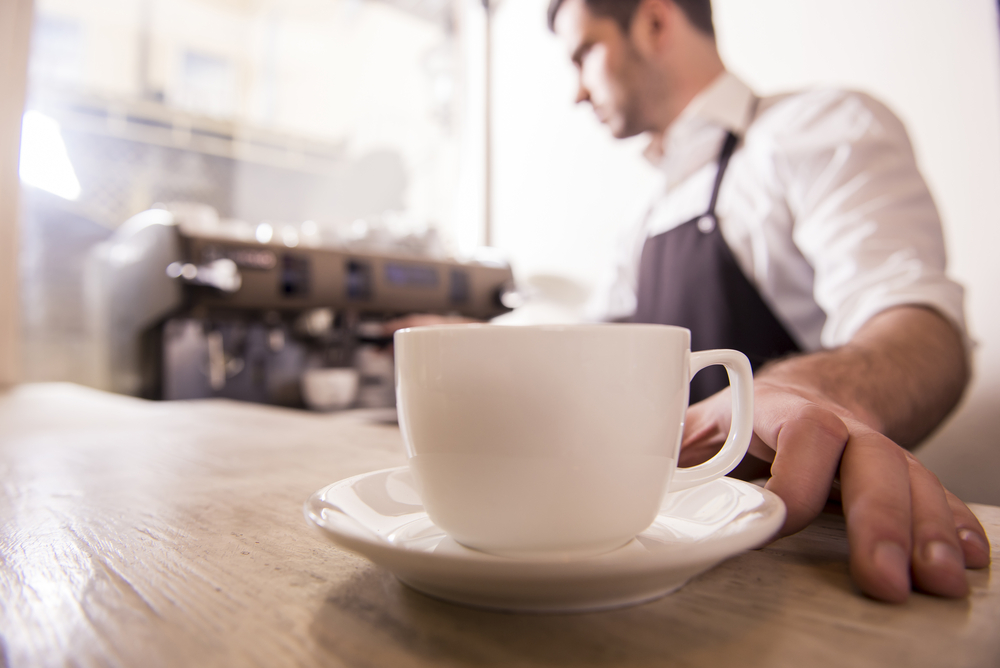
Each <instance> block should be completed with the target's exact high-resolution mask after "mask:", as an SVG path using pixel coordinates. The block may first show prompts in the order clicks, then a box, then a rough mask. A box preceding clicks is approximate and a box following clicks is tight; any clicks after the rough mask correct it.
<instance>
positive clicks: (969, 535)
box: [958, 529, 990, 553]
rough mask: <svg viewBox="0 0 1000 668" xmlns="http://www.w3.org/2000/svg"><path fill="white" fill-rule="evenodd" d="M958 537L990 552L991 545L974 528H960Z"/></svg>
mask: <svg viewBox="0 0 1000 668" xmlns="http://www.w3.org/2000/svg"><path fill="white" fill-rule="evenodd" d="M958 539H959V540H962V541H965V542H966V543H970V544H972V545H975V546H976V547H977V548H978V549H980V550H982V551H983V552H987V553H988V552H989V551H990V546H989V545H988V544H987V543H986V541H985V540H983V537H982V536H980V535H979V534H978V533H976V532H975V531H973V530H972V529H960V530H959V532H958Z"/></svg>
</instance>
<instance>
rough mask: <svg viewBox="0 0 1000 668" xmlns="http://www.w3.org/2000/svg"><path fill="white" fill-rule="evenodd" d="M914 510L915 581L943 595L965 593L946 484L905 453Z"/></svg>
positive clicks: (963, 566)
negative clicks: (945, 490)
mask: <svg viewBox="0 0 1000 668" xmlns="http://www.w3.org/2000/svg"><path fill="white" fill-rule="evenodd" d="M906 458H907V462H908V464H909V474H910V499H911V508H912V513H913V562H912V568H913V584H914V585H915V586H917V587H918V588H920V589H922V590H923V591H925V592H927V593H930V594H938V595H940V596H953V597H957V596H965V595H966V594H968V593H969V584H968V582H966V580H965V555H964V554H963V552H962V548H961V546H960V545H959V540H958V534H957V532H956V530H955V516H954V515H953V514H952V510H951V508H950V507H949V505H948V499H947V498H946V497H945V493H944V487H942V486H941V482H940V481H939V480H938V479H937V476H935V475H934V474H933V473H931V472H930V471H928V470H927V469H925V468H924V467H923V465H922V464H921V463H920V462H918V461H917V459H916V457H914V456H913V455H909V454H907V455H906Z"/></svg>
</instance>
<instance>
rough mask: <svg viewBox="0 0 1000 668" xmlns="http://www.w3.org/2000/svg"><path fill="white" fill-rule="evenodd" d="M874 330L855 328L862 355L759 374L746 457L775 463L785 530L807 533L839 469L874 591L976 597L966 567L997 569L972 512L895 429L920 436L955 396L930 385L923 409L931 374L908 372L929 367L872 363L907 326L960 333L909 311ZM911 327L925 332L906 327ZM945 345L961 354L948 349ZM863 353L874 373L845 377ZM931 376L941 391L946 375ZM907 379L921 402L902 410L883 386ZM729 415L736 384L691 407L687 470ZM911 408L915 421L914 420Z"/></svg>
mask: <svg viewBox="0 0 1000 668" xmlns="http://www.w3.org/2000/svg"><path fill="white" fill-rule="evenodd" d="M876 320H878V322H876ZM873 325H874V329H871V328H869V329H867V331H866V332H863V333H862V334H859V337H860V341H861V344H860V345H861V347H862V348H864V349H865V350H863V351H861V352H860V353H859V351H858V350H857V349H855V348H852V347H845V350H844V351H841V352H838V351H829V352H824V353H819V354H817V355H803V356H801V357H798V358H791V359H789V360H785V361H783V362H780V363H778V364H776V365H774V366H773V367H769V368H766V369H764V370H763V371H762V372H761V373H760V374H759V375H758V378H757V380H756V381H755V384H754V437H753V440H752V442H751V444H750V450H749V452H750V454H751V455H753V456H754V457H756V458H758V459H760V460H763V461H764V462H770V476H771V477H770V480H769V481H768V482H767V484H766V487H767V489H769V490H771V491H773V492H774V493H776V494H777V495H778V496H780V497H781V498H782V500H784V502H785V505H786V506H787V508H788V517H787V519H786V521H785V525H784V527H783V529H782V535H787V534H790V533H794V532H796V531H799V530H800V529H802V528H804V527H805V526H806V525H807V524H809V522H811V521H812V520H813V519H814V518H815V517H816V516H817V515H818V514H819V513H820V511H822V509H823V507H824V505H825V504H826V502H827V500H828V498H829V496H830V493H831V491H832V490H834V488H835V486H836V481H837V480H838V476H839V486H840V492H841V499H842V502H843V508H844V515H845V518H846V521H847V537H848V542H849V544H850V550H851V573H852V575H853V577H854V580H855V582H856V583H857V584H858V586H859V587H860V588H861V589H862V591H864V592H865V593H866V594H868V595H870V596H872V597H874V598H877V599H881V600H885V601H893V602H902V601H905V600H906V598H907V596H908V595H909V592H910V588H911V585H912V586H914V587H916V588H918V589H921V590H923V591H925V592H928V593H932V594H938V595H941V596H953V597H954V596H964V595H966V594H967V593H968V584H967V583H966V579H965V573H964V569H965V568H982V567H985V566H987V565H988V564H989V561H990V548H989V543H988V541H987V539H986V534H985V532H984V531H983V528H982V526H981V525H980V524H979V521H978V520H977V519H976V517H975V515H973V513H972V511H971V510H969V509H968V507H966V505H965V504H964V503H962V502H961V501H960V500H959V499H958V498H957V497H955V496H954V495H953V494H951V493H950V492H948V491H947V490H946V489H945V488H944V487H943V486H942V485H941V483H940V482H939V481H938V479H937V478H936V477H935V476H934V474H933V473H931V472H930V471H928V470H927V469H926V468H924V467H923V465H921V464H920V462H918V461H917V459H916V458H915V457H914V456H913V455H911V454H910V453H909V452H907V451H906V450H904V449H903V448H901V447H900V446H899V445H897V444H896V443H895V442H893V441H892V440H891V439H890V438H889V436H888V435H887V434H893V435H897V434H898V435H902V436H903V437H906V438H911V437H915V438H916V439H917V440H919V438H920V437H922V436H923V435H924V434H925V433H926V430H927V429H929V428H933V426H934V425H935V424H936V423H937V421H939V420H940V418H941V416H943V413H946V412H947V411H948V410H949V409H950V408H951V406H952V405H954V401H957V396H956V397H949V398H948V399H946V403H948V405H946V406H944V407H943V408H942V407H941V399H942V398H941V397H935V396H933V395H934V392H933V391H930V390H928V391H927V392H926V393H925V394H926V395H931V401H930V403H932V404H934V405H932V406H927V405H921V401H920V400H919V399H917V397H921V396H924V397H925V400H924V402H923V403H927V400H926V396H925V394H921V390H922V388H923V386H922V385H921V382H922V381H924V380H926V379H923V378H920V377H917V378H912V377H910V378H907V379H904V378H901V377H900V376H901V375H909V374H912V373H913V372H914V371H916V372H918V373H920V372H922V371H923V370H922V369H919V368H918V369H916V370H915V369H914V368H913V367H912V366H911V367H907V368H905V369H903V371H902V372H900V371H899V370H898V369H895V370H891V369H884V368H881V365H882V364H883V361H884V362H886V363H887V364H889V365H890V366H893V363H894V361H895V360H894V359H893V357H894V356H893V355H889V356H887V357H886V359H885V360H883V359H882V358H880V357H878V356H876V358H875V360H874V362H873V361H872V359H871V358H868V357H867V354H868V353H871V352H873V351H877V345H874V344H875V343H876V342H879V345H881V342H884V341H885V335H890V334H892V335H893V336H894V335H895V334H898V333H899V332H900V331H904V332H905V331H910V332H914V331H916V332H917V333H919V336H918V337H917V338H920V337H923V336H924V335H925V334H929V335H930V338H931V339H933V340H934V341H933V342H932V343H935V344H936V343H940V342H941V341H942V340H946V339H947V338H948V337H949V336H951V337H955V336H957V334H956V333H955V332H954V330H953V329H950V328H951V326H950V325H949V324H947V323H946V322H944V321H943V319H941V318H940V316H937V315H936V314H935V313H933V312H931V311H926V310H924V309H919V308H910V307H904V308H901V309H894V310H893V311H890V312H886V314H883V315H882V316H878V317H877V318H876V319H873ZM913 326H918V327H922V329H918V330H912V329H909V328H910V327H913ZM941 326H943V327H944V328H948V329H940V327H941ZM900 327H902V328H903V329H902V330H900ZM927 328H930V329H927ZM949 330H950V331H949ZM889 338H890V339H892V336H890V337H889ZM907 338H908V339H909V340H908V341H907V343H906V344H900V345H909V344H910V343H913V341H912V339H913V337H912V336H910V337H907ZM896 343H897V344H898V343H899V342H898V341H897V342H896ZM926 343H927V341H926V340H925V341H922V342H921V343H920V345H923V344H926ZM958 344H959V345H960V340H959V341H958ZM852 345H853V342H852ZM932 347H934V346H933V345H932ZM946 347H947V348H948V349H949V351H951V352H953V350H952V349H953V346H952V345H951V344H947V345H946ZM911 352H915V351H911ZM939 352H941V351H939ZM946 352H947V351H946ZM859 355H860V356H861V357H864V358H866V361H865V362H864V365H868V366H872V365H874V367H875V368H870V369H869V372H872V373H874V374H875V375H874V376H872V375H864V376H860V377H855V376H852V374H851V373H849V368H848V367H851V366H852V365H855V366H856V365H857V363H858V356H859ZM938 360H941V361H942V363H943V364H944V365H945V366H947V365H948V364H949V363H955V361H956V360H955V358H954V356H949V355H947V354H945V355H944V356H943V357H939V358H938ZM958 364H959V366H961V367H962V370H961V371H959V372H958V373H959V375H960V376H961V379H960V381H959V382H958V383H957V386H958V392H959V393H960V392H961V387H962V386H963V385H964V375H965V371H964V358H960V359H959V360H958ZM916 366H919V365H916ZM929 370H930V369H928V371H929ZM852 377H853V378H854V379H853V380H850V379H851V378H852ZM931 380H932V381H935V380H936V381H937V382H938V385H936V387H940V385H941V381H942V379H941V377H940V376H938V378H936V379H934V378H931ZM903 381H909V382H911V383H916V385H915V387H916V388H917V391H916V392H915V393H911V392H910V391H909V390H908V389H907V390H900V391H899V392H898V393H897V394H896V395H895V397H896V398H897V399H902V400H904V401H907V402H912V401H914V400H916V401H917V405H914V406H905V407H901V406H899V405H897V403H896V401H895V400H893V399H891V398H887V395H886V392H888V396H889V397H891V396H892V391H893V387H894V383H897V382H903ZM900 387H902V386H900ZM908 387H914V386H913V385H910V386H908ZM873 392H875V393H877V394H878V397H877V398H876V397H873V396H872V394H871V393H873ZM952 394H954V392H952ZM949 402H950V403H949ZM730 410H731V407H730V399H729V392H728V390H726V391H724V392H720V393H719V394H717V395H715V396H713V397H710V398H709V399H707V400H705V401H703V402H701V403H699V404H696V405H694V406H692V407H691V408H690V409H689V410H688V415H687V419H686V424H685V432H684V444H683V448H684V449H683V451H682V454H681V465H682V466H689V465H691V464H693V463H697V462H698V461H700V460H704V459H705V458H706V457H707V456H709V455H711V454H712V452H714V450H717V449H718V447H719V446H720V445H721V443H722V441H723V440H724V439H725V435H726V433H727V432H728V430H729V422H730V419H731V416H730ZM921 410H922V411H925V412H926V411H932V412H934V415H936V416H937V417H933V418H931V419H930V420H928V419H927V417H926V416H913V415H912V412H913V411H921ZM935 411H936V412H935ZM907 415H911V419H909V420H907V419H906V416H907ZM894 421H896V422H898V423H894ZM915 423H920V425H917V426H915ZM928 425H929V426H928ZM921 432H922V433H921ZM897 438H899V436H897ZM901 440H902V439H901ZM911 574H912V583H911Z"/></svg>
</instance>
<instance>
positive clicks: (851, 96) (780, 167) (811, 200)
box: [774, 91, 969, 347]
mask: <svg viewBox="0 0 1000 668" xmlns="http://www.w3.org/2000/svg"><path fill="white" fill-rule="evenodd" d="M796 111H797V113H796V115H795V116H794V117H790V118H789V119H788V124H787V125H786V126H785V131H783V132H781V133H780V134H779V135H777V136H775V137H774V141H775V142H776V144H777V146H776V149H777V150H776V151H775V155H776V156H780V157H779V159H778V163H777V164H776V165H775V167H776V171H777V176H778V178H779V179H780V180H781V181H783V182H784V185H785V188H786V199H787V204H788V207H789V209H790V211H791V213H792V218H793V220H794V227H793V232H792V236H793V241H794V243H795V245H796V246H797V247H798V249H799V250H800V252H801V253H802V255H803V256H804V257H805V258H806V260H807V261H808V262H809V264H810V265H811V266H812V268H813V271H814V283H813V293H814V299H815V301H816V303H817V305H819V307H820V308H821V309H822V310H823V311H824V313H825V314H826V322H825V324H824V326H823V329H822V334H821V342H822V345H823V346H824V347H835V346H839V345H842V344H844V343H847V342H848V341H849V340H850V339H851V338H852V337H853V336H854V335H855V333H856V332H857V331H858V330H859V329H860V328H861V327H862V326H863V325H864V324H865V323H866V322H867V321H868V320H869V319H871V318H872V317H873V316H875V315H876V314H878V313H879V312H881V311H884V310H886V309H888V308H891V307H894V306H900V305H921V306H926V307H928V308H931V309H934V310H935V311H937V312H939V313H940V314H942V315H943V316H945V317H946V318H947V319H948V320H950V321H951V322H952V323H953V324H954V325H955V326H956V328H957V329H958V330H959V331H960V332H961V333H962V335H963V338H964V339H965V341H966V345H967V346H968V345H969V339H968V335H967V333H966V327H965V315H964V307H963V300H964V291H963V288H962V286H961V285H959V284H958V283H956V282H954V281H953V280H951V279H950V278H949V277H948V276H947V274H946V273H945V265H946V259H945V250H944V249H945V246H944V239H943V235H942V231H941V221H940V218H939V216H938V211H937V208H936V206H935V205H934V201H933V198H932V197H931V193H930V191H929V190H928V188H927V185H926V183H925V182H924V179H923V177H922V176H921V175H920V172H919V170H918V169H917V165H916V160H915V158H914V155H913V149H912V146H911V145H910V141H909V138H908V137H907V134H906V130H905V129H904V127H903V125H902V123H901V122H900V121H899V120H898V119H897V118H896V116H895V115H894V114H893V113H892V112H890V111H889V110H888V109H887V108H886V107H884V106H883V105H882V104H881V103H879V102H877V101H875V100H873V99H872V98H870V97H868V96H866V95H864V94H861V93H849V92H840V91H838V92H835V93H831V94H830V95H826V96H816V97H815V98H814V104H812V105H811V107H810V108H807V109H803V108H801V107H800V108H799V109H797V110H796Z"/></svg>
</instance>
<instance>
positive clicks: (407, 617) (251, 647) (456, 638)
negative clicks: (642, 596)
mask: <svg viewBox="0 0 1000 668" xmlns="http://www.w3.org/2000/svg"><path fill="white" fill-rule="evenodd" d="M379 417H380V416H379V414H377V413H372V412H362V411H357V412H349V413H341V414H334V415H316V414H309V413H304V412H298V411H291V410H284V409H277V408H269V407H262V406H256V405H250V404H239V403H235V402H228V401H202V402H174V403H151V402H144V401H141V400H137V399H130V398H126V397H120V396H115V395H109V394H104V393H100V392H97V391H94V390H87V389H84V388H80V387H76V386H72V385H58V384H45V385H25V386H21V387H18V388H15V389H13V390H11V391H8V392H6V393H5V394H3V395H0V480H2V483H3V488H2V493H0V520H2V527H0V606H2V607H0V632H2V640H3V648H2V649H3V653H2V659H3V663H4V665H7V666H65V665H73V666H373V667H375V666H393V667H396V666H400V667H406V666H616V667H628V666H665V665H670V666H729V665H739V666H741V667H752V666H826V665H831V666H833V665H836V666H955V667H960V666H1000V583H998V582H997V580H996V579H995V578H993V577H992V573H991V570H990V569H985V570H980V571H969V572H968V577H969V581H970V583H971V585H972V594H971V596H969V598H968V599H965V600H958V601H954V600H944V599H938V598H934V597H930V596H924V595H921V594H916V595H914V596H913V597H911V599H910V601H909V602H908V603H906V604H905V605H898V606H896V605H886V604H882V603H877V602H875V601H872V600H869V599H867V598H865V597H863V596H861V595H860V594H859V593H858V591H857V590H856V589H855V587H854V586H853V585H852V583H851V580H850V577H849V575H848V571H847V546H846V540H845V537H844V527H843V520H842V519H841V518H839V517H836V516H832V515H824V516H822V517H821V518H820V519H819V520H817V521H816V522H815V523H814V524H813V525H812V526H810V527H809V528H808V529H806V530H805V531H803V532H802V533H800V534H798V535H796V536H792V537H789V538H785V539H783V540H780V541H777V542H775V543H773V544H771V545H770V546H768V547H766V548H764V549H761V550H757V551H754V552H749V553H746V554H743V555H740V556H738V557H734V558H733V559H730V560H729V561H727V562H725V563H724V564H722V565H720V566H718V567H717V568H715V569H713V570H711V571H709V572H708V573H705V574H704V575H702V576H700V577H698V578H697V579H695V580H693V581H692V582H690V583H689V584H688V585H686V586H685V587H684V588H682V589H681V590H680V591H678V592H676V593H675V594H673V595H671V596H668V597H666V598H663V599H660V600H658V601H654V602H652V603H647V604H644V605H640V606H636V607H632V608H626V609H622V610H616V611H611V612H600V613H589V614H575V615H551V616H547V615H537V616H532V615H515V614H503V613H496V612H486V611H482V610H475V609H471V608H464V607H461V606H456V605H452V604H449V603H444V602H440V601H436V600H433V599H430V598H428V597H426V596H423V595H422V594H419V593H417V592H414V591H412V590H410V589H408V588H407V587H405V586H403V585H401V584H399V583H398V582H397V581H396V580H395V579H394V578H393V577H392V575H391V574H389V573H387V572H385V571H384V570H382V569H380V568H378V567H375V566H373V565H371V564H370V563H369V562H367V561H366V560H364V559H362V558H361V557H357V556H355V555H352V554H350V553H348V552H344V551H342V550H339V549H338V548H336V547H335V546H333V545H332V544H330V543H329V542H326V541H324V540H323V539H322V538H321V537H320V536H318V535H317V534H316V533H314V532H313V530H311V529H310V528H309V527H308V526H307V525H306V523H305V520H304V519H303V516H302V503H303V501H304V500H305V499H306V498H307V497H308V496H309V495H310V494H311V493H312V492H314V491H316V490H317V489H319V488H320V487H322V486H324V485H325V484H327V483H330V482H333V481H335V480H339V479H341V478H345V477H347V476H351V475H355V474H358V473H363V472H366V471H371V470H375V469H379V468H385V467H389V466H397V465H401V464H403V463H404V462H405V458H404V454H403V448H402V443H401V440H400V436H399V431H398V429H397V428H396V426H395V425H392V424H385V423H381V422H380V421H379ZM974 509H975V510H976V512H977V514H978V515H979V516H980V518H981V519H982V520H983V522H984V524H985V525H986V526H987V531H988V532H989V533H990V536H991V540H992V542H993V550H994V553H996V552H997V551H998V550H1000V541H998V539H1000V508H995V507H991V506H975V507H974Z"/></svg>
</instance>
